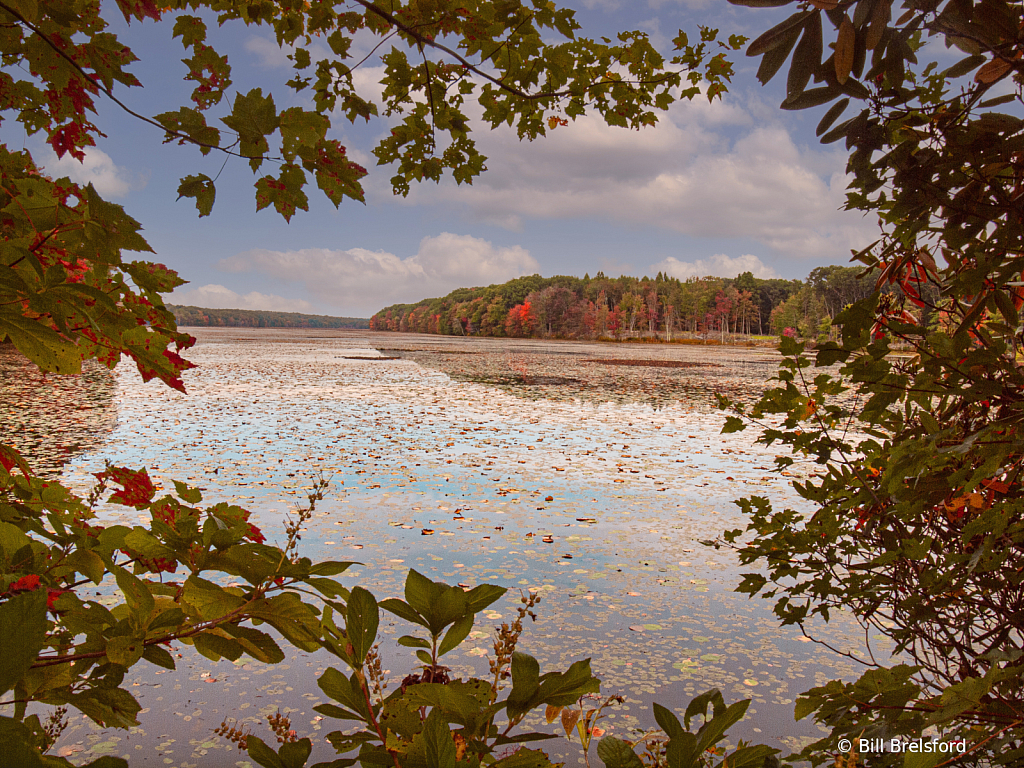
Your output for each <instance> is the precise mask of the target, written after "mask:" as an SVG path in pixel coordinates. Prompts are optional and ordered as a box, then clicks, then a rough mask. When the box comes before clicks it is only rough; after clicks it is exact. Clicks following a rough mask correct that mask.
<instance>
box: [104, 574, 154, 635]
mask: <svg viewBox="0 0 1024 768" xmlns="http://www.w3.org/2000/svg"><path fill="white" fill-rule="evenodd" d="M110 570H111V572H112V573H113V574H114V579H115V580H116V581H117V586H118V588H119V589H120V590H121V592H122V593H124V599H125V602H127V603H128V607H129V608H130V609H131V612H132V623H133V625H134V626H135V628H136V629H144V628H145V626H146V623H147V622H148V620H149V616H150V614H152V613H153V609H154V608H155V607H156V601H155V600H154V599H153V595H152V593H151V592H150V591H149V587H147V586H146V585H145V584H144V583H143V582H142V581H141V580H140V579H138V578H136V577H135V576H133V575H132V574H130V573H129V572H128V571H126V570H125V569H124V568H121V567H120V566H116V565H115V566H113V567H112V568H111V569H110Z"/></svg>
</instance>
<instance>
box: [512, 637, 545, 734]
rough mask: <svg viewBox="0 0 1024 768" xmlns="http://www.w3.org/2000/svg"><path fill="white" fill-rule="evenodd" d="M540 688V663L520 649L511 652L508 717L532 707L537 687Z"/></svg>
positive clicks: (516, 715) (520, 713)
mask: <svg viewBox="0 0 1024 768" xmlns="http://www.w3.org/2000/svg"><path fill="white" fill-rule="evenodd" d="M538 688H540V664H539V663H537V660H536V659H535V658H533V656H530V655H528V654H525V653H522V652H521V651H515V652H514V653H513V654H512V691H511V692H510V693H509V695H508V716H509V718H510V719H513V718H516V717H518V716H520V715H522V714H525V713H526V712H527V711H529V710H530V709H531V708H532V702H533V701H534V698H535V694H536V693H537V689H538Z"/></svg>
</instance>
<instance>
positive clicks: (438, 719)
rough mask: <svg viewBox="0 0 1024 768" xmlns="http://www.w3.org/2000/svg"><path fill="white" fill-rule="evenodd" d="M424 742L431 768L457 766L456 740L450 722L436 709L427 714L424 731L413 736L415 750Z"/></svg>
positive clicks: (425, 754) (426, 756)
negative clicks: (449, 726)
mask: <svg viewBox="0 0 1024 768" xmlns="http://www.w3.org/2000/svg"><path fill="white" fill-rule="evenodd" d="M420 744H422V753H423V756H424V758H425V759H426V764H427V765H428V766H430V768H455V764H456V762H457V761H456V759H455V740H454V739H453V738H452V732H451V731H450V730H448V723H446V722H445V720H444V717H442V715H441V713H440V712H438V711H437V710H436V709H435V710H431V712H430V714H429V715H427V721H426V722H425V723H424V724H423V731H422V733H420V734H419V735H418V736H416V737H414V738H413V750H414V751H419V750H418V749H417V747H419V746H420Z"/></svg>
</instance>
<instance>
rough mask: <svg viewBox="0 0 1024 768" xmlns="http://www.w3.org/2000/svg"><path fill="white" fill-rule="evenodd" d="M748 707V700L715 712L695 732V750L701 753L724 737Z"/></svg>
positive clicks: (741, 717)
mask: <svg viewBox="0 0 1024 768" xmlns="http://www.w3.org/2000/svg"><path fill="white" fill-rule="evenodd" d="M749 706H750V700H749V699H747V700H744V701H737V702H736V703H734V704H730V705H729V707H728V708H727V709H726V710H725V711H724V712H716V713H715V716H714V717H712V718H711V721H710V722H708V723H705V724H704V725H703V727H702V728H701V729H700V730H699V731H697V748H698V749H699V750H700V751H701V752H703V751H704V750H706V749H710V748H711V747H713V746H714V745H715V744H717V743H718V742H719V741H721V740H722V739H723V738H724V737H725V732H726V731H727V730H729V728H731V727H732V726H733V725H735V724H736V723H738V722H739V721H740V720H742V719H743V715H744V714H745V713H746V711H747V707H749Z"/></svg>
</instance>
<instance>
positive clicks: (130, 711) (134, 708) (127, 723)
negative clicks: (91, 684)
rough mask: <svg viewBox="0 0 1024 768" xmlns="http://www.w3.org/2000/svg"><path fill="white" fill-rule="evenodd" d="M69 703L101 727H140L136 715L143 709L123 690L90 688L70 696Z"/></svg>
mask: <svg viewBox="0 0 1024 768" xmlns="http://www.w3.org/2000/svg"><path fill="white" fill-rule="evenodd" d="M68 703H69V704H71V705H72V706H73V707H77V708H78V709H80V710H81V711H82V712H83V713H84V714H86V715H88V716H89V717H90V718H92V719H93V720H94V721H95V722H97V723H99V724H100V725H105V726H110V727H112V728H131V727H132V726H135V725H138V724H139V721H138V720H137V719H136V715H137V714H138V713H139V710H140V709H142V705H141V704H139V702H137V701H136V700H135V697H134V696H132V695H131V694H130V693H128V691H126V690H124V689H123V688H90V689H88V690H87V691H84V692H82V693H76V694H74V695H72V696H70V697H69V698H68Z"/></svg>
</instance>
